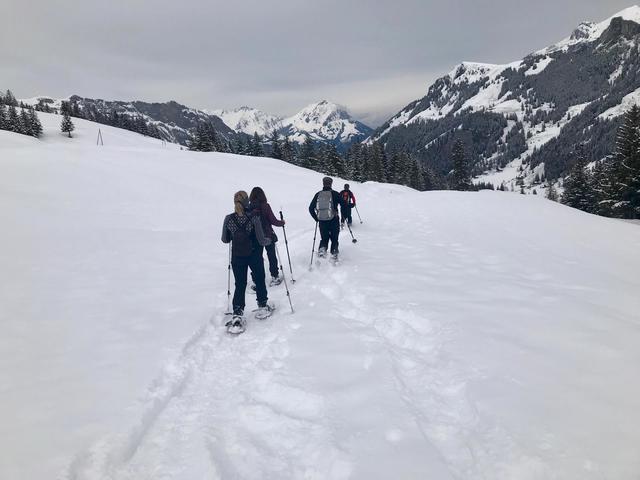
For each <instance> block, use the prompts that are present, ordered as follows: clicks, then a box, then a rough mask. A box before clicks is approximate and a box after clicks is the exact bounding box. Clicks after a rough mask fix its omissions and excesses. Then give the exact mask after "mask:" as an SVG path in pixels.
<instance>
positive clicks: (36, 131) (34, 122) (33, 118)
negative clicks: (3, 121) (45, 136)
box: [29, 109, 42, 138]
mask: <svg viewBox="0 0 640 480" xmlns="http://www.w3.org/2000/svg"><path fill="white" fill-rule="evenodd" d="M29 122H30V123H31V134H32V135H33V136H34V137H36V138H40V137H41V136H42V123H40V119H39V118H38V114H37V113H36V111H35V110H34V109H32V110H30V111H29Z"/></svg>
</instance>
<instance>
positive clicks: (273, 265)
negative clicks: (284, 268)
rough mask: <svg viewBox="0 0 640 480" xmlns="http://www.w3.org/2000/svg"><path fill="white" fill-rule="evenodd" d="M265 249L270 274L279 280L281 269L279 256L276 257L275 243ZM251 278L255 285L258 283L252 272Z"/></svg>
mask: <svg viewBox="0 0 640 480" xmlns="http://www.w3.org/2000/svg"><path fill="white" fill-rule="evenodd" d="M264 249H265V250H266V251H267V259H268V260H269V273H270V274H271V276H272V277H273V278H277V277H278V275H279V274H280V268H279V267H278V256H277V255H276V244H275V242H274V243H272V244H271V245H269V246H267V247H264ZM260 256H262V249H260ZM265 275H266V274H265ZM251 278H252V280H253V283H256V278H255V276H254V275H253V272H251Z"/></svg>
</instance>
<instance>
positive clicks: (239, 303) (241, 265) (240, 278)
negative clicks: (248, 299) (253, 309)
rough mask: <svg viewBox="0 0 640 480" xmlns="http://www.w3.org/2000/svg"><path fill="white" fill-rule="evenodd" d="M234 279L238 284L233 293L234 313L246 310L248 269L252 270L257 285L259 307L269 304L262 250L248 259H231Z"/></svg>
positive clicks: (258, 250) (255, 252) (257, 250)
mask: <svg viewBox="0 0 640 480" xmlns="http://www.w3.org/2000/svg"><path fill="white" fill-rule="evenodd" d="M231 268H232V269H233V278H234V279H235V282H236V289H235V291H234V292H233V311H234V312H236V311H237V310H244V307H245V303H244V294H245V291H246V290H247V269H251V275H252V277H253V281H254V282H255V283H256V295H257V297H258V298H257V300H258V306H259V307H262V306H264V305H266V303H267V286H266V285H265V283H264V261H263V260H262V249H256V250H255V251H254V252H253V253H252V254H251V255H250V256H248V257H233V258H232V259H231Z"/></svg>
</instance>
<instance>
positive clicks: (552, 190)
mask: <svg viewBox="0 0 640 480" xmlns="http://www.w3.org/2000/svg"><path fill="white" fill-rule="evenodd" d="M503 185H504V184H503ZM547 199H548V200H551V201H552V202H557V201H558V200H559V197H558V191H557V190H556V187H554V186H553V183H549V188H548V189H547Z"/></svg>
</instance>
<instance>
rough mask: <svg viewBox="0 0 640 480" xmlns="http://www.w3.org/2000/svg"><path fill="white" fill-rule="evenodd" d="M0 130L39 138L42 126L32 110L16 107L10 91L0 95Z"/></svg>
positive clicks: (22, 106)
mask: <svg viewBox="0 0 640 480" xmlns="http://www.w3.org/2000/svg"><path fill="white" fill-rule="evenodd" d="M18 110H19V112H18ZM0 130H7V131H9V132H15V133H20V134H22V135H29V136H31V137H35V138H39V137H40V136H41V135H42V124H41V123H40V119H39V118H38V115H37V114H36V111H35V109H34V108H32V107H28V106H26V105H24V104H21V105H18V101H17V100H16V98H15V97H14V96H13V93H11V90H7V93H6V94H5V95H2V94H1V93H0Z"/></svg>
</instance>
